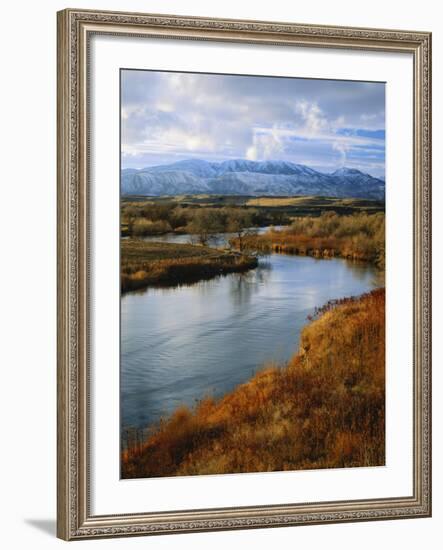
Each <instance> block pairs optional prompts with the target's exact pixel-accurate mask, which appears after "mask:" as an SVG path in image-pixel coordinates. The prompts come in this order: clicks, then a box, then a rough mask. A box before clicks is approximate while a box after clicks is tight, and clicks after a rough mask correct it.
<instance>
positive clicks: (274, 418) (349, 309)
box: [121, 289, 385, 478]
mask: <svg viewBox="0 0 443 550" xmlns="http://www.w3.org/2000/svg"><path fill="white" fill-rule="evenodd" d="M127 443H128V445H127V446H126V448H125V449H124V450H123V451H122V462H121V464H122V476H123V477H124V478H132V477H160V476H175V475H195V474H221V473H233V472H258V471H278V470H300V469H311V468H339V467H356V466H379V465H383V464H384V462H385V292H384V289H379V290H375V291H373V292H371V293H369V294H366V295H363V296H361V297H360V298H349V299H344V300H342V301H340V302H339V303H333V304H327V305H326V306H325V307H324V308H322V309H321V310H319V311H318V313H317V316H316V317H315V319H314V320H313V321H312V322H311V323H310V324H309V325H307V326H306V327H305V328H304V330H303V332H302V335H301V343H300V351H299V353H297V354H296V355H294V357H293V358H292V359H291V360H290V361H289V362H288V364H287V365H285V366H282V367H280V368H279V367H278V366H275V365H270V366H268V367H267V368H265V369H264V370H262V371H261V372H259V373H258V374H256V375H255V376H254V377H253V378H252V379H251V380H250V381H249V382H247V383H245V384H242V385H240V386H238V387H237V388H236V389H235V390H233V391H232V392H231V393H229V394H227V395H226V396H224V397H223V398H221V399H219V400H213V399H211V398H207V399H203V400H202V401H201V402H199V404H198V405H197V406H196V408H195V409H194V410H190V409H188V408H186V407H180V408H178V409H177V410H176V411H175V412H174V414H173V415H172V416H171V417H170V418H168V419H166V420H163V421H162V422H161V423H160V424H159V425H158V426H156V427H155V428H154V429H153V430H152V431H151V434H150V435H149V437H148V438H147V439H143V437H140V435H138V436H137V434H136V433H135V432H134V433H133V434H132V435H131V432H129V440H128V442H127Z"/></svg>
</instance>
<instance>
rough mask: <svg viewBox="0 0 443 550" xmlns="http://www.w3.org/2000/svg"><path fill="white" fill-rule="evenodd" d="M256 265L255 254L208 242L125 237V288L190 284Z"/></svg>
mask: <svg viewBox="0 0 443 550" xmlns="http://www.w3.org/2000/svg"><path fill="white" fill-rule="evenodd" d="M256 266H257V259H256V258H254V257H252V256H247V255H244V254H239V253H233V252H224V251H220V250H216V249H213V248H209V247H206V246H194V245H191V244H172V243H156V242H147V241H143V240H139V239H123V240H122V241H121V266H120V282H121V289H122V292H126V291H129V290H136V289H140V288H144V287H147V286H149V285H177V284H186V283H191V282H195V281H198V280H202V279H209V278H211V277H215V276H217V275H222V274H225V273H232V272H236V271H246V270H248V269H251V268H254V267H256Z"/></svg>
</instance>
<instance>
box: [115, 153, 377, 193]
mask: <svg viewBox="0 0 443 550" xmlns="http://www.w3.org/2000/svg"><path fill="white" fill-rule="evenodd" d="M121 191H122V194H123V195H146V196H160V195H183V194H186V195H195V194H201V193H206V194H214V195H323V196H328V197H355V198H368V199H379V200H384V198H385V182H384V181H383V180H381V179H378V178H374V177H372V176H370V175H369V174H364V173H363V172H360V171H359V170H355V169H352V168H340V169H339V170H336V171H335V172H333V173H332V174H324V173H322V172H318V171H316V170H313V169H312V168H309V167H308V166H304V165H302V164H294V163H292V162H285V161H262V162H256V161H250V160H241V159H239V160H227V161H224V162H207V161H205V160H197V159H190V160H182V161H179V162H175V163H173V164H167V165H161V166H152V167H149V168H143V169H141V170H135V169H133V168H128V169H124V170H122V174H121Z"/></svg>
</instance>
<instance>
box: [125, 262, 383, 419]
mask: <svg viewBox="0 0 443 550" xmlns="http://www.w3.org/2000/svg"><path fill="white" fill-rule="evenodd" d="M375 278H376V274H375V270H374V268H372V267H371V266H368V265H363V264H352V263H349V262H346V261H344V260H341V259H331V260H316V259H314V258H310V257H302V256H286V255H279V254H272V255H270V256H267V257H266V258H262V259H260V263H259V267H258V268H256V269H254V270H251V271H249V272H248V273H243V274H239V273H233V274H230V275H227V276H222V277H218V278H216V279H212V280H210V281H202V282H199V283H196V284H194V285H191V286H182V287H178V288H169V289H158V288H156V289H152V288H150V289H147V290H146V291H143V292H139V293H128V294H125V295H123V296H122V302H121V419H122V426H136V427H145V426H148V425H149V424H151V423H153V422H155V421H157V420H158V419H159V418H160V417H161V416H162V415H165V414H168V413H170V412H172V411H173V410H174V409H175V408H176V407H177V406H178V405H180V404H182V403H185V404H187V405H192V404H193V403H194V402H195V400H197V399H200V398H201V397H203V396H205V395H208V394H211V395H216V396H217V395H221V394H223V393H225V392H227V391H229V390H231V389H232V388H234V387H235V386H236V385H237V384H239V383H242V382H244V381H246V380H247V379H248V378H250V377H251V375H252V374H253V373H254V372H255V371H256V370H257V369H259V368H260V367H262V366H263V365H264V364H265V363H266V362H269V361H278V362H282V361H285V360H287V359H288V358H289V357H290V356H291V355H292V354H293V353H294V352H295V351H296V350H297V347H298V341H299V335H300V330H301V328H302V327H303V325H305V324H306V323H307V319H306V317H307V316H308V315H309V314H310V313H312V312H313V310H314V308H315V307H317V306H321V305H323V304H324V303H325V302H327V301H328V300H330V299H333V298H340V297H344V296H351V295H358V294H361V293H363V292H366V291H368V290H371V289H372V288H373V287H374V285H375Z"/></svg>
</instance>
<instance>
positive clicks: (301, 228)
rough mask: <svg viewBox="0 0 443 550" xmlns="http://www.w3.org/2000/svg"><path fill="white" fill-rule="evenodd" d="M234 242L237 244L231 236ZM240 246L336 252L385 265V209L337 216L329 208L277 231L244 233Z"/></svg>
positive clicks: (315, 253) (313, 253) (302, 252)
mask: <svg viewBox="0 0 443 550" xmlns="http://www.w3.org/2000/svg"><path fill="white" fill-rule="evenodd" d="M233 244H234V245H236V244H238V241H237V240H235V239H234V240H233ZM242 248H243V249H246V250H257V251H262V252H283V253H288V254H300V255H309V256H316V257H323V258H330V257H334V256H339V257H343V258H348V259H352V260H359V261H367V262H371V263H374V264H376V265H377V267H379V268H380V269H384V266H385V215H384V213H381V212H379V213H376V214H367V213H365V212H363V213H354V214H352V215H349V216H338V215H337V214H334V213H332V212H328V213H323V214H321V215H320V216H317V217H301V218H297V219H295V220H294V221H293V222H292V224H291V225H290V226H289V227H287V228H285V229H282V230H280V231H276V230H272V229H271V230H269V231H268V232H266V233H264V234H262V235H247V236H245V237H244V238H243V242H242Z"/></svg>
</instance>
